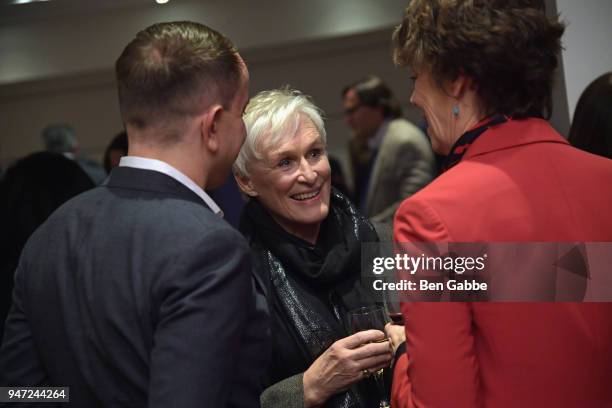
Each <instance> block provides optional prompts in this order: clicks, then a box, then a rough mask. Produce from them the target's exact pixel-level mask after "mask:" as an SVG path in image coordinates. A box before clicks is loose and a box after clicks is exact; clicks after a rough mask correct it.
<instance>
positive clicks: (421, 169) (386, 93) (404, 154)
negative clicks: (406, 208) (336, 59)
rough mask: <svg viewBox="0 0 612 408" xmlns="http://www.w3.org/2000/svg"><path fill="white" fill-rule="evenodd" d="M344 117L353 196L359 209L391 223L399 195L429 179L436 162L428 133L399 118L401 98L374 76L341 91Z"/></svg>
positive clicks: (400, 196) (406, 196)
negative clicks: (348, 140)
mask: <svg viewBox="0 0 612 408" xmlns="http://www.w3.org/2000/svg"><path fill="white" fill-rule="evenodd" d="M342 98H343V105H344V117H345V121H346V123H347V125H348V126H349V127H350V128H351V130H352V132H353V136H352V138H351V139H350V142H349V153H350V159H351V166H352V174H353V188H354V199H355V202H356V203H357V205H358V207H359V209H360V210H361V212H362V214H364V215H365V216H367V217H368V218H371V219H372V220H374V221H379V222H388V223H391V222H392V220H393V216H394V214H395V211H396V210H397V208H398V207H399V205H400V203H401V202H402V200H404V199H406V198H408V197H410V196H411V195H412V194H414V193H416V192H417V191H418V190H420V189H421V188H423V187H424V186H425V185H427V183H429V182H430V181H431V180H432V179H433V177H434V174H435V163H434V156H433V152H432V151H431V146H430V144H429V142H428V140H427V137H426V136H425V135H424V134H423V132H421V130H419V128H417V127H416V126H415V125H413V124H412V123H410V122H408V121H407V120H406V119H403V118H402V117H401V115H402V111H401V107H400V105H399V102H398V101H397V100H396V99H395V97H394V96H393V93H392V92H391V89H389V87H388V86H387V85H386V84H385V83H384V82H383V81H382V80H381V79H380V78H378V77H376V76H373V75H372V76H369V77H367V78H364V79H361V80H359V81H356V82H354V83H352V84H350V85H348V86H346V87H345V88H344V89H343V90H342Z"/></svg>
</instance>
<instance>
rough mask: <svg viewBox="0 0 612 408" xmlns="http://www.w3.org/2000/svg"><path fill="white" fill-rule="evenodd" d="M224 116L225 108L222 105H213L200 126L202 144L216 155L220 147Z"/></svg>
mask: <svg viewBox="0 0 612 408" xmlns="http://www.w3.org/2000/svg"><path fill="white" fill-rule="evenodd" d="M222 114H223V107H222V106H221V105H213V106H211V107H210V108H209V109H208V111H207V112H206V114H205V115H203V117H202V122H201V124H200V134H201V136H202V143H203V144H204V145H205V146H206V148H207V149H208V150H210V151H211V152H213V153H216V152H217V150H219V146H220V143H219V142H220V137H221V132H220V130H221V116H222Z"/></svg>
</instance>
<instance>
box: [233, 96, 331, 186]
mask: <svg viewBox="0 0 612 408" xmlns="http://www.w3.org/2000/svg"><path fill="white" fill-rule="evenodd" d="M303 116H305V117H307V118H308V119H310V120H311V121H312V123H313V124H314V126H315V128H316V129H317V131H318V132H319V134H320V135H321V141H322V142H323V144H324V145H326V144H327V138H326V134H325V126H324V124H323V111H322V110H321V109H319V108H318V107H317V106H316V105H315V104H314V103H313V102H312V100H311V99H310V97H309V96H307V95H304V94H303V93H301V92H300V91H297V90H295V89H290V88H289V87H284V88H281V89H273V90H269V91H263V92H260V93H258V94H257V95H256V96H255V97H253V98H252V99H251V100H250V101H249V104H248V105H247V107H246V110H245V112H244V116H243V120H244V124H245V126H246V133H247V136H246V140H245V141H244V144H243V145H242V148H241V149H240V153H239V154H238V157H237V158H236V161H235V162H234V172H235V173H237V174H239V175H242V176H248V175H249V172H248V166H249V164H250V163H251V162H252V161H253V160H261V159H262V157H263V156H262V154H261V152H262V151H263V150H264V149H266V148H269V147H270V146H274V145H278V144H279V143H282V142H284V141H286V140H289V139H291V138H292V137H293V136H295V134H296V132H297V129H298V127H299V125H300V118H301V117H303ZM262 143H265V146H262Z"/></svg>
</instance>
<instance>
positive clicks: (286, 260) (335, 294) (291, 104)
mask: <svg viewBox="0 0 612 408" xmlns="http://www.w3.org/2000/svg"><path fill="white" fill-rule="evenodd" d="M244 121H245V125H246V128H247V138H246V141H245V143H244V145H243V147H242V149H241V150H240V154H239V155H238V159H237V160H236V163H235V164H234V174H235V177H236V180H237V181H238V183H239V185H240V188H241V189H242V191H243V192H244V193H245V194H247V195H248V196H249V201H248V203H247V204H246V206H245V212H244V215H243V217H242V220H241V225H240V229H241V231H242V232H243V234H244V235H245V236H246V238H247V240H248V242H249V244H250V247H251V252H252V255H253V262H254V268H255V274H256V276H258V277H259V279H260V280H261V281H262V282H263V284H264V285H265V287H267V295H266V297H267V300H268V303H269V305H270V306H269V308H270V311H271V318H272V339H273V346H272V361H271V364H270V365H269V366H268V367H267V372H266V377H265V384H266V386H267V387H268V388H267V389H266V390H265V391H264V393H263V394H262V397H261V402H262V407H264V408H268V407H269V408H273V407H285V408H291V407H296V408H297V407H318V406H324V407H364V408H366V407H374V406H378V404H377V402H378V400H379V395H378V393H377V390H376V386H375V384H374V382H373V379H371V378H368V377H369V376H370V374H371V373H373V372H376V371H377V370H378V369H380V368H382V367H386V366H388V364H389V362H390V358H391V355H390V350H389V344H388V343H387V342H383V343H375V342H376V341H378V340H382V339H384V333H383V332H382V331H379V330H367V331H361V332H358V333H356V334H353V335H350V333H349V332H348V330H347V327H346V325H345V318H346V317H347V312H348V311H349V310H351V309H354V308H358V307H361V306H368V305H373V304H374V296H373V293H372V292H371V289H370V288H367V287H364V286H362V285H361V279H360V278H361V274H360V265H361V264H360V262H361V243H362V242H376V241H378V237H377V234H376V232H375V231H374V228H373V227H372V225H371V224H370V222H369V221H368V220H367V219H365V218H364V217H363V216H361V215H360V214H359V212H358V211H357V209H356V208H355V206H354V205H353V204H352V203H351V202H350V201H349V200H348V199H347V198H346V197H345V196H344V195H342V194H341V193H340V192H338V191H337V190H335V189H333V188H332V187H331V174H330V172H331V169H330V166H329V161H328V159H327V152H326V133H325V127H324V124H323V120H322V118H321V113H320V111H319V109H318V108H317V107H316V106H315V105H314V104H313V103H312V102H311V101H310V99H309V98H307V97H306V96H305V95H303V94H301V93H299V92H298V91H292V90H289V89H280V90H272V91H264V92H261V93H259V94H258V95H257V96H255V97H254V98H253V99H251V101H250V102H249V105H248V106H247V109H246V111H245V116H244ZM368 343H371V344H368Z"/></svg>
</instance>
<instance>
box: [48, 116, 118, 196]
mask: <svg viewBox="0 0 612 408" xmlns="http://www.w3.org/2000/svg"><path fill="white" fill-rule="evenodd" d="M42 139H43V141H44V143H45V150H47V151H48V152H53V153H60V154H63V155H64V156H66V157H67V158H69V159H72V160H74V161H76V162H77V163H78V165H79V166H81V168H82V169H83V170H84V171H85V173H87V175H88V176H89V177H90V178H91V180H92V181H93V182H94V183H95V184H96V185H100V184H102V182H103V181H104V179H106V172H105V171H104V169H103V168H102V166H100V164H99V163H98V162H96V161H94V160H91V159H89V158H87V157H85V156H84V155H82V154H81V153H79V143H78V141H77V138H76V133H75V131H74V128H72V126H70V125H67V124H63V123H62V124H55V125H49V126H47V127H45V128H44V129H43V131H42Z"/></svg>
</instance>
